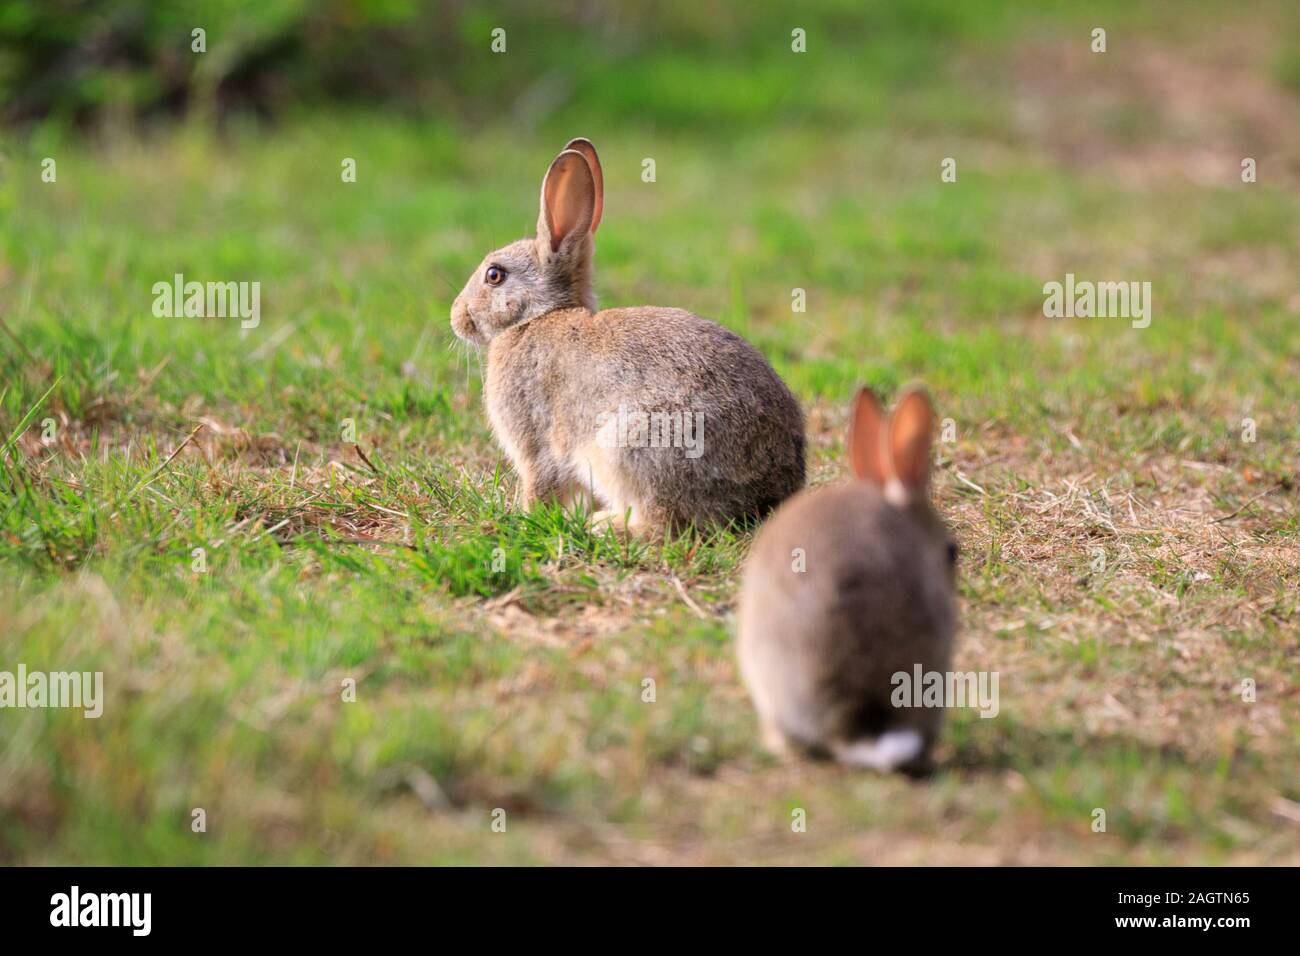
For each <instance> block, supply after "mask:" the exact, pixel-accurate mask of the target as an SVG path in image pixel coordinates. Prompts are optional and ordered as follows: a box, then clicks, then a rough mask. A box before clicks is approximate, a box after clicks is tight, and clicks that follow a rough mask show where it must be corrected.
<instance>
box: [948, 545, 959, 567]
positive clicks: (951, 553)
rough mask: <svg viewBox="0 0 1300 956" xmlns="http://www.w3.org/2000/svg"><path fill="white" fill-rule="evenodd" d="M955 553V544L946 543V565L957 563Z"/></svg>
mask: <svg viewBox="0 0 1300 956" xmlns="http://www.w3.org/2000/svg"><path fill="white" fill-rule="evenodd" d="M957 552H958V549H957V543H956V542H955V541H949V542H948V563H949V564H956V563H957Z"/></svg>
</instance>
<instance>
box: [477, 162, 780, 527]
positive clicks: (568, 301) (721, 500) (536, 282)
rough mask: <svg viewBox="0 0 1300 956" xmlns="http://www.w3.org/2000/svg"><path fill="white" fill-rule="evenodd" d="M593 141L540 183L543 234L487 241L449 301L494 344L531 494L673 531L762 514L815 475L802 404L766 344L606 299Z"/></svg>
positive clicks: (670, 312)
mask: <svg viewBox="0 0 1300 956" xmlns="http://www.w3.org/2000/svg"><path fill="white" fill-rule="evenodd" d="M603 207H604V195H603V177H602V174H601V169H600V161H599V159H598V158H597V156H596V150H595V147H593V146H592V145H591V143H589V142H588V141H587V140H585V139H575V140H573V141H572V142H570V143H569V144H568V146H566V147H565V149H564V151H563V152H561V153H560V154H559V155H558V156H557V157H556V158H555V161H554V162H552V163H551V167H550V169H549V170H548V171H547V173H546V177H545V179H544V180H543V182H542V195H541V213H540V215H539V216H538V218H537V237H536V238H535V239H520V240H519V241H518V242H513V243H511V244H510V245H508V246H506V247H504V248H502V249H498V250H497V251H496V252H493V253H491V254H490V255H488V257H487V258H486V259H484V260H483V262H482V264H481V265H480V266H479V267H478V268H477V269H475V270H474V273H473V275H471V276H470V279H469V282H468V283H466V285H465V288H464V290H462V291H461V293H460V295H459V296H457V297H456V301H455V303H454V304H453V305H452V308H451V326H452V329H453V330H454V331H455V333H456V335H458V336H459V337H460V338H462V339H464V340H466V341H469V342H472V343H474V344H475V345H478V346H480V347H486V348H487V372H486V376H485V379H484V388H483V392H484V401H485V404H486V405H487V411H488V418H489V420H490V421H491V424H492V431H493V433H494V434H495V435H496V438H497V441H498V442H499V443H500V445H501V447H502V448H503V449H504V450H505V453H506V455H507V456H508V457H509V458H510V461H511V463H512V464H513V465H514V468H515V471H516V472H517V473H518V475H519V483H520V490H521V501H522V504H523V505H524V506H525V507H529V506H531V505H532V504H534V503H535V502H538V501H546V500H558V501H561V502H563V503H566V504H570V503H577V502H581V503H583V504H585V505H590V506H592V507H596V506H598V507H600V508H602V509H604V510H602V511H599V512H597V513H596V515H595V516H594V517H595V518H596V519H597V520H610V521H612V522H615V523H621V521H622V520H623V518H624V517H625V516H626V517H627V523H628V525H629V526H630V527H632V528H646V529H650V530H654V529H660V528H663V527H665V526H673V525H684V524H688V523H691V522H706V521H724V522H725V521H727V520H730V519H739V518H745V517H748V516H755V517H757V516H761V515H763V514H764V513H766V512H767V511H769V510H771V509H772V508H774V507H775V506H776V505H778V504H780V503H781V502H782V501H783V500H785V498H787V497H788V496H789V495H791V494H793V493H794V492H795V491H797V490H798V489H799V488H801V487H802V486H803V483H804V432H803V413H802V412H801V411H800V409H799V404H798V402H796V401H795V399H794V396H793V395H791V394H790V390H789V389H788V388H786V386H785V383H784V382H782V381H781V379H780V377H778V376H777V374H776V372H775V371H773V369H772V366H771V365H769V364H768V363H767V360H766V359H764V358H763V356H762V355H761V354H760V353H759V352H758V350H757V349H755V348H754V347H753V346H752V345H750V344H749V343H748V342H746V341H745V340H744V339H742V338H741V337H740V336H738V335H736V334H735V333H734V332H731V331H729V330H727V329H724V328H723V327H722V326H720V325H716V324H714V323H713V322H709V321H708V320H706V319H702V318H700V317H699V316H697V315H692V314H691V313H690V312H685V311H682V310H681V309H667V308H659V307H655V306H641V307H638V308H630V309H606V310H605V311H603V312H597V311H596V298H595V296H594V295H593V293H592V288H591V259H592V252H593V242H592V235H593V234H594V233H595V231H596V227H597V226H598V225H599V224H600V219H601V213H602V211H603Z"/></svg>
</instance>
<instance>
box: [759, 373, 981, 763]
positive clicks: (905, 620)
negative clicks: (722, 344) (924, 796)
mask: <svg viewBox="0 0 1300 956" xmlns="http://www.w3.org/2000/svg"><path fill="white" fill-rule="evenodd" d="M932 421H933V413H932V411H931V408H930V402H929V399H928V398H926V396H925V393H924V392H921V391H919V390H916V391H909V392H907V393H906V394H905V395H904V396H903V398H902V399H901V400H900V401H899V403H898V407H897V409H896V410H895V412H894V414H893V416H892V417H891V418H889V419H887V420H886V419H885V418H884V417H883V415H882V412H881V409H880V405H879V403H878V402H877V401H876V398H875V396H874V395H873V394H872V393H871V391H870V390H869V389H865V388H864V389H862V390H860V391H859V392H858V394H857V398H856V400H855V402H854V408H853V420H852V424H851V425H850V429H849V442H848V457H849V462H850V464H851V466H852V469H853V474H854V475H855V476H856V478H857V480H856V481H853V482H850V483H848V484H843V485H836V486H833V487H823V488H813V489H808V490H806V491H804V492H802V493H801V494H799V495H797V496H795V497H794V498H792V499H790V500H789V501H788V502H786V503H785V504H784V505H783V506H782V507H781V508H780V509H779V510H778V511H777V512H776V514H774V515H772V517H771V518H770V519H769V520H768V521H767V523H766V524H765V525H764V526H763V528H762V530H761V531H760V532H759V534H758V536H757V538H756V539H755V541H754V545H753V549H752V550H751V552H750V556H749V561H748V565H747V567H746V570H745V575H744V584H743V590H742V593H741V597H740V610H739V638H738V641H737V650H738V653H739V658H740V668H741V673H742V675H743V677H744V680H745V683H746V685H747V686H748V688H749V692H750V695H751V696H752V697H753V700H754V705H755V707H756V708H757V710H758V717H759V723H760V725H761V727H762V731H763V739H764V742H765V743H766V744H767V745H768V746H769V747H770V748H771V749H773V750H775V751H777V752H785V751H786V750H787V749H788V748H790V747H793V748H796V749H798V750H803V751H807V752H812V753H829V754H830V755H831V756H833V757H834V758H835V759H837V760H839V761H841V762H843V763H846V764H851V765H854V766H862V767H872V768H875V769H881V770H890V769H894V768H902V769H905V770H914V771H921V770H924V769H926V768H927V767H928V765H929V762H930V749H931V747H932V746H933V745H934V742H935V740H936V738H937V737H938V734H939V728H940V725H941V723H942V720H943V710H942V709H941V708H934V707H930V708H924V707H895V706H894V705H893V703H892V702H891V694H892V692H893V690H894V686H895V685H894V684H893V682H892V679H893V675H895V674H898V673H900V672H902V673H906V674H908V675H909V676H910V675H912V674H913V673H914V667H915V666H916V665H917V664H919V665H921V667H922V669H923V670H924V671H927V672H929V671H939V672H946V671H947V669H948V666H949V661H950V659H951V656H952V645H953V631H954V628H955V621H956V605H955V600H954V595H953V591H954V578H955V566H956V558H957V548H956V544H955V543H954V542H953V540H952V538H951V537H950V536H949V534H948V532H947V530H946V529H945V528H944V525H943V523H942V522H941V521H940V520H939V518H938V516H937V515H936V514H935V513H934V511H933V510H932V509H931V507H930V502H929V497H928V494H927V484H928V479H929V471H930V432H931V428H932Z"/></svg>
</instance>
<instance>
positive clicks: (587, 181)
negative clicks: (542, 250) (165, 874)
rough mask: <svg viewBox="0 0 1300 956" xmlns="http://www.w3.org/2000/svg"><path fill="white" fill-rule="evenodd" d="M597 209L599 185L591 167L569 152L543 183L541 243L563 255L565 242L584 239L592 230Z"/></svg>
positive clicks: (557, 159)
mask: <svg viewBox="0 0 1300 956" xmlns="http://www.w3.org/2000/svg"><path fill="white" fill-rule="evenodd" d="M595 208H596V183H595V180H594V179H593V178H592V175H591V166H589V165H588V164H587V160H586V158H585V157H584V156H583V155H582V154H581V153H579V152H577V151H576V150H572V149H566V150H565V151H564V152H562V153H560V155H559V156H556V157H555V160H554V161H553V162H552V163H551V168H550V169H549V170H547V171H546V178H545V179H544V180H542V211H541V214H540V215H539V216H538V217H537V238H538V240H540V241H542V242H545V243H546V248H547V250H548V251H550V252H552V253H554V252H559V250H560V243H562V242H564V240H565V239H567V238H569V237H570V236H583V235H585V234H586V233H587V232H588V231H589V230H590V229H591V222H592V215H593V214H594V212H595Z"/></svg>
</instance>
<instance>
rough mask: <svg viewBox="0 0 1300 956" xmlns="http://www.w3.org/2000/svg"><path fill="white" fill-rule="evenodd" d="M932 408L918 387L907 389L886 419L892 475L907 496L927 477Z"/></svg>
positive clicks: (916, 490) (921, 488)
mask: <svg viewBox="0 0 1300 956" xmlns="http://www.w3.org/2000/svg"><path fill="white" fill-rule="evenodd" d="M933 428H934V409H933V408H932V407H931V405H930V399H929V397H928V396H927V395H926V394H925V392H924V391H923V390H922V389H919V388H916V389H910V390H908V391H907V392H906V393H905V394H904V395H903V397H902V398H901V399H899V401H898V407H896V408H895V409H894V414H893V416H892V417H891V418H890V420H889V457H890V461H891V463H892V465H893V467H892V469H891V470H892V471H893V477H894V478H896V479H897V480H898V483H899V484H900V485H901V486H902V490H903V492H904V493H905V495H904V496H905V497H907V498H910V497H911V496H912V495H913V494H915V493H916V492H919V491H922V490H924V488H925V485H926V483H927V482H928V481H929V479H930V441H931V434H930V433H931V431H932V429H933Z"/></svg>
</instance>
